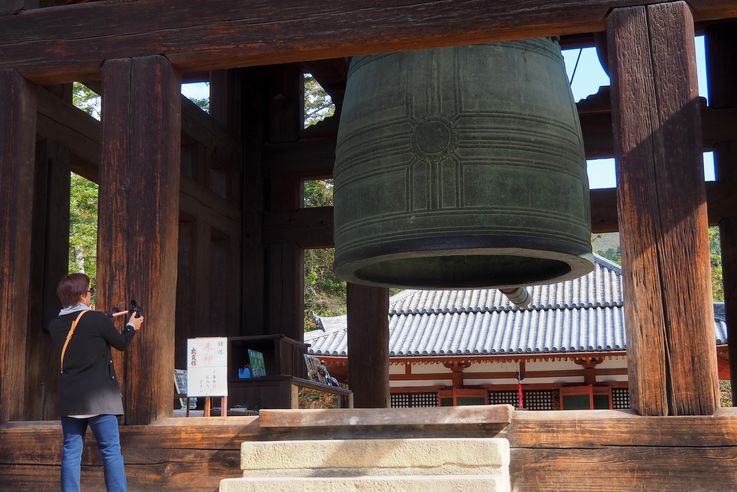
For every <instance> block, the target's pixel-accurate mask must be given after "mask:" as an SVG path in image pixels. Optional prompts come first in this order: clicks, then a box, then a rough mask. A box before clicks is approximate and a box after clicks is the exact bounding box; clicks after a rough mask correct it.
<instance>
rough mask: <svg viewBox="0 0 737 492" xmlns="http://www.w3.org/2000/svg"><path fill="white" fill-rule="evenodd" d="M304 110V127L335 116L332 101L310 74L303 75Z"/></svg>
mask: <svg viewBox="0 0 737 492" xmlns="http://www.w3.org/2000/svg"><path fill="white" fill-rule="evenodd" d="M304 80H305V108H304V127H305V128H307V127H308V126H311V125H314V124H316V123H319V122H321V121H322V120H324V119H325V118H329V117H330V116H333V115H334V114H335V105H334V104H333V100H332V98H331V97H330V95H328V93H327V92H325V89H323V88H322V86H321V85H320V84H319V83H318V82H317V80H316V79H315V77H313V76H312V74H310V73H306V74H305V75H304Z"/></svg>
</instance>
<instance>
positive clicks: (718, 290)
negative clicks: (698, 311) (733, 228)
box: [709, 226, 724, 302]
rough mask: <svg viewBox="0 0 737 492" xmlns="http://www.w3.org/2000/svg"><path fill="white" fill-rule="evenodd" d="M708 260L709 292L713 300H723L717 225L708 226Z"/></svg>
mask: <svg viewBox="0 0 737 492" xmlns="http://www.w3.org/2000/svg"><path fill="white" fill-rule="evenodd" d="M709 260H710V262H711V293H712V298H713V299H714V300H715V301H719V302H721V301H724V283H723V277H722V246H721V243H720V237H719V227H717V226H714V227H709Z"/></svg>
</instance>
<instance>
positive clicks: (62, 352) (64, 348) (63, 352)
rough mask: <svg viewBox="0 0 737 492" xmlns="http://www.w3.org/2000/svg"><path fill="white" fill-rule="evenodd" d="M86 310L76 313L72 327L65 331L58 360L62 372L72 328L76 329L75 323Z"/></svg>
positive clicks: (72, 333) (72, 331)
mask: <svg viewBox="0 0 737 492" xmlns="http://www.w3.org/2000/svg"><path fill="white" fill-rule="evenodd" d="M86 312H87V311H82V312H81V313H79V314H78V315H77V319H75V320H74V323H72V327H71V328H70V329H69V333H67V339H66V340H65V341H64V347H62V349H61V360H60V361H59V369H60V371H61V373H62V374H63V373H64V354H65V353H66V351H67V345H69V340H71V339H72V335H74V330H76V329H77V323H79V320H80V319H81V318H82V316H84V315H85V313H86Z"/></svg>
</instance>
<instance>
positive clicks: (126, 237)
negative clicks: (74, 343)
mask: <svg viewBox="0 0 737 492" xmlns="http://www.w3.org/2000/svg"><path fill="white" fill-rule="evenodd" d="M103 75H104V77H103V87H104V97H103V101H104V103H103V104H104V105H103V114H102V117H103V119H102V128H103V131H102V158H101V161H102V166H101V170H100V232H99V243H98V276H99V277H100V279H101V280H100V284H101V285H100V291H101V296H102V300H103V302H104V303H105V306H106V308H109V307H110V306H111V305H112V303H122V302H125V303H126V304H127V303H128V302H129V301H130V299H131V298H135V299H136V300H137V301H138V302H139V303H142V304H143V306H144V309H145V312H146V323H145V325H144V328H143V329H142V330H141V332H140V333H139V334H138V335H137V337H136V339H135V340H134V342H133V344H132V345H131V348H130V349H129V351H128V353H127V354H126V358H125V364H124V367H125V369H124V371H121V373H119V375H120V376H122V375H123V374H124V376H125V378H124V379H125V381H124V382H125V384H124V387H125V410H126V422H128V423H134V424H135V423H149V422H151V421H153V420H155V419H156V418H159V417H162V416H164V415H167V414H169V413H170V412H171V402H172V399H173V387H172V384H171V377H172V376H171V375H172V374H173V369H174V314H175V302H176V297H175V296H176V275H177V273H176V272H177V258H176V255H175V254H172V253H176V251H178V248H177V232H178V230H177V229H178V226H177V220H178V212H179V148H180V145H179V139H180V122H181V114H180V97H181V96H180V94H179V78H178V76H177V75H176V74H175V72H174V70H173V68H172V66H171V64H170V63H169V62H168V61H167V60H166V59H165V58H163V57H158V56H154V57H144V58H132V59H123V60H111V61H108V62H106V63H105V66H104V67H103Z"/></svg>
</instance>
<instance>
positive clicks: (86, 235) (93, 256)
mask: <svg viewBox="0 0 737 492" xmlns="http://www.w3.org/2000/svg"><path fill="white" fill-rule="evenodd" d="M72 103H73V104H74V105H75V106H76V107H78V108H79V109H81V110H82V111H84V112H85V113H87V114H89V115H90V116H92V117H93V118H95V119H98V120H99V119H100V109H101V102H100V96H99V95H98V94H97V93H96V92H94V91H93V90H91V89H90V88H88V87H87V86H86V85H83V84H80V83H78V82H75V83H74V84H73V85H72ZM97 197H98V186H97V185H96V184H95V183H93V182H92V181H89V180H87V179H85V178H83V177H82V176H79V175H77V174H74V173H72V174H71V185H70V189H69V271H70V272H84V273H86V274H87V275H89V276H90V277H91V278H93V279H94V278H96V276H97Z"/></svg>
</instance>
